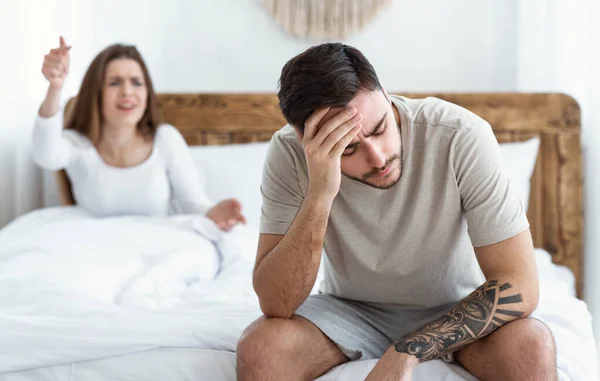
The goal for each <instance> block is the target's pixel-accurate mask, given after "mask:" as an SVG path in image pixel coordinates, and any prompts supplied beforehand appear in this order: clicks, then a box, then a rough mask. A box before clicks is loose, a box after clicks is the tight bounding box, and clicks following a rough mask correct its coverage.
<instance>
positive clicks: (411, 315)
mask: <svg viewBox="0 0 600 381" xmlns="http://www.w3.org/2000/svg"><path fill="white" fill-rule="evenodd" d="M455 306H456V303H451V304H447V305H444V306H440V307H435V308H429V309H407V308H406V307H400V306H398V305H394V304H383V303H366V302H357V301H354V300H348V299H341V298H338V297H335V296H332V295H327V294H316V295H310V296H309V297H308V299H307V300H306V301H305V302H304V304H302V305H301V306H300V307H299V308H298V310H297V311H296V315H298V316H301V317H303V318H305V319H307V320H309V321H310V322H312V323H313V324H314V325H316V326H317V327H318V328H319V329H320V330H321V331H322V332H323V333H324V334H325V335H326V336H327V337H328V338H329V339H330V340H331V341H333V342H334V343H335V344H336V345H337V346H338V347H339V348H340V350H341V351H342V352H343V353H344V354H345V355H346V356H348V358H349V359H350V360H358V359H362V360H367V359H378V358H380V357H381V356H382V355H383V353H384V352H385V351H386V350H387V349H388V348H389V346H390V345H391V344H392V342H394V341H396V340H397V339H400V338H402V337H404V336H406V335H408V334H410V333H411V332H414V331H415V330H417V329H418V328H420V327H421V326H423V325H424V324H426V323H428V322H430V321H433V320H435V319H437V318H439V317H440V316H441V315H443V314H444V313H446V312H448V311H450V310H451V309H452V308H453V307H455ZM444 360H446V361H452V356H448V357H447V358H445V359H444Z"/></svg>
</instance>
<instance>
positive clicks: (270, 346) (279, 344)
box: [237, 316, 348, 381]
mask: <svg viewBox="0 0 600 381" xmlns="http://www.w3.org/2000/svg"><path fill="white" fill-rule="evenodd" d="M347 361H348V358H347V357H346V356H345V355H344V354H343V353H342V352H341V351H340V349H339V348H338V347H337V346H336V345H335V344H334V343H333V342H332V341H331V340H329V338H328V337H327V336H325V335H324V334H323V332H321V331H320V330H319V329H318V328H317V327H316V326H315V325H314V324H312V323H311V322H309V321H308V320H306V319H304V318H301V317H299V316H293V317H292V318H291V319H278V318H274V319H267V318H265V317H262V318H260V319H258V320H257V321H255V322H254V323H252V324H251V325H250V326H249V327H248V328H246V330H245V331H244V333H243V334H242V337H241V338H240V341H239V343H238V349H237V376H238V381H271V380H274V381H275V380H276V381H280V380H289V381H295V380H297V381H305V380H306V381H308V380H310V381H312V380H314V379H315V378H317V377H319V376H320V375H322V374H324V373H325V372H327V371H328V370H330V369H331V368H333V367H335V366H336V365H340V364H343V363H345V362H347Z"/></svg>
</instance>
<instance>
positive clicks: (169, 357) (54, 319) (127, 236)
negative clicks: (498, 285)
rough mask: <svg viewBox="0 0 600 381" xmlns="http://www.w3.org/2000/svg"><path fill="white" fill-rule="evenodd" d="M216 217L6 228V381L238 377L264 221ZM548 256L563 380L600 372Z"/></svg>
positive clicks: (48, 214) (422, 376)
mask: <svg viewBox="0 0 600 381" xmlns="http://www.w3.org/2000/svg"><path fill="white" fill-rule="evenodd" d="M205 222H206V221H204V220H202V219H198V218H196V217H186V218H170V219H150V220H148V219H137V218H120V219H104V220H101V221H91V220H90V217H89V216H87V215H85V213H82V212H81V211H79V210H77V209H76V208H54V209H49V210H43V211H38V212H34V213H31V214H30V215H27V216H25V217H23V218H21V219H19V220H18V221H16V222H15V223H13V224H11V225H9V226H8V227H7V228H5V229H3V230H2V231H0V373H1V374H0V381H15V380H61V381H62V380H82V379H85V380H88V379H89V380H165V379H168V380H188V379H189V380H215V381H222V380H223V381H224V380H235V354H234V351H235V345H236V343H237V339H238V337H239V335H240V334H241V332H242V330H243V329H244V328H245V327H246V326H247V325H248V324H249V323H250V322H252V321H253V320H254V319H255V318H257V317H258V316H260V310H259V308H258V304H257V300H256V296H255V295H254V294H253V292H252V287H251V276H250V275H251V268H252V263H253V259H254V251H255V247H256V232H255V231H252V230H248V229H243V228H242V229H238V230H236V231H235V232H233V233H231V234H221V233H219V232H218V231H216V230H211V228H210V226H209V225H207V224H206V223H205ZM91 226H93V227H94V228H95V230H94V234H91V233H90V228H91ZM67 228H68V229H67ZM109 237H112V239H110V238H109ZM115 237H118V239H116V238H115ZM207 243H208V244H207ZM90 247H93V250H91V249H90ZM124 248H126V250H124ZM536 256H537V260H538V268H539V270H540V279H541V286H542V287H541V289H542V294H541V302H540V307H539V308H538V311H537V312H536V313H537V316H539V317H541V318H542V319H543V320H544V321H545V322H546V323H547V324H548V325H549V326H550V328H551V329H552V330H553V332H554V334H555V337H556V340H557V344H558V346H559V357H558V362H559V364H558V365H559V368H560V369H561V372H563V374H562V375H561V380H572V381H579V380H582V381H584V380H597V379H598V375H597V373H598V370H597V364H596V355H595V352H596V347H595V343H594V341H593V336H592V334H591V317H590V316H589V313H588V311H587V307H586V305H585V304H584V303H583V302H581V301H579V300H577V299H575V298H574V296H573V295H574V286H573V284H574V279H573V276H572V274H571V273H570V272H569V271H568V270H567V269H565V268H563V267H559V266H555V265H553V264H552V263H551V262H550V258H549V255H548V254H547V253H545V252H544V251H543V250H536ZM56 263H60V264H61V265H60V266H58V265H56ZM65 263H66V264H68V265H66V266H65ZM116 264H118V265H119V266H117V268H118V269H119V271H117V272H116V273H115V272H113V271H112V269H113V268H114V267H115V265H116ZM215 271H220V272H219V274H218V275H217V276H216V279H212V275H214V272H215ZM74 287H75V288H74ZM315 289H316V288H315ZM566 311H569V313H565V312H566ZM374 364H375V361H358V362H353V363H350V364H345V365H342V366H340V367H337V368H335V369H333V370H332V371H331V372H329V373H328V374H326V375H324V376H322V377H321V378H319V381H333V380H348V381H355V380H356V381H357V380H362V379H364V376H365V375H366V374H367V373H368V372H369V370H370V369H371V368H372V367H373V366H374ZM567 375H568V376H567ZM432 379H435V380H445V381H459V380H460V381H465V380H466V381H471V380H473V378H472V377H470V376H469V375H468V374H467V373H466V372H465V371H464V370H462V369H460V368H459V367H456V366H452V365H448V364H445V363H442V362H441V361H432V362H429V363H426V364H420V365H419V366H418V367H417V369H416V370H415V374H414V378H413V381H425V380H432Z"/></svg>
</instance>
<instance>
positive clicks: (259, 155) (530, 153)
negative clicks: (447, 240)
mask: <svg viewBox="0 0 600 381" xmlns="http://www.w3.org/2000/svg"><path fill="white" fill-rule="evenodd" d="M539 145H540V140H539V138H538V137H535V138H533V139H529V140H527V141H524V142H515V143H502V144H500V151H501V152H502V155H503V157H504V160H505V165H506V168H507V170H508V174H509V176H510V179H511V184H512V186H513V188H514V189H515V191H516V192H517V195H518V196H519V198H520V199H521V202H522V204H523V207H524V208H525V210H527V208H528V206H529V193H530V188H531V185H530V184H531V183H530V181H531V175H532V174H533V169H534V167H535V162H536V160H537V155H538V149H539ZM268 147H269V142H264V143H247V144H228V145H222V146H192V147H190V152H191V155H192V158H193V160H194V163H195V164H196V167H197V170H198V177H199V180H200V181H201V182H202V184H203V186H204V188H205V190H206V192H207V194H208V197H210V199H211V200H212V201H214V202H217V201H220V200H222V199H225V198H230V197H235V198H237V199H238V200H240V202H241V203H242V207H243V212H244V215H245V216H246V218H247V220H248V224H249V226H252V227H256V228H258V227H259V226H260V214H261V206H262V195H261V193H260V183H261V179H262V171H263V164H264V161H265V158H266V155H267V150H268Z"/></svg>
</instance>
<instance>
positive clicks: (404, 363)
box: [366, 230, 539, 381]
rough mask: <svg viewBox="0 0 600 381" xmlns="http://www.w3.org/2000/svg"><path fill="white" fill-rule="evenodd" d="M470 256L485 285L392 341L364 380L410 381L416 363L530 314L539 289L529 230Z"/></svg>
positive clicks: (462, 346)
mask: <svg viewBox="0 0 600 381" xmlns="http://www.w3.org/2000/svg"><path fill="white" fill-rule="evenodd" d="M475 253H476V255H477V260H478V261H479V264H480V266H481V269H482V271H483V273H484V275H485V278H486V282H485V283H484V284H482V285H481V286H480V287H479V288H477V289H476V290H475V291H473V292H472V293H471V294H470V295H469V296H467V297H466V298H464V299H463V300H462V301H461V302H459V303H458V304H457V305H456V307H455V308H453V309H452V310H451V311H450V312H448V313H446V314H444V315H443V316H442V317H441V318H439V319H437V320H435V321H433V322H431V323H429V324H427V325H425V326H423V327H421V328H420V329H418V330H416V331H415V332H413V333H411V334H409V335H407V336H406V337H403V338H400V339H398V340H396V341H395V342H394V343H393V345H392V346H391V348H390V349H388V351H387V352H386V353H385V354H384V356H383V357H382V358H381V360H380V361H379V362H378V364H377V366H376V367H375V369H373V372H371V374H369V378H367V379H366V380H368V381H370V380H377V381H380V380H388V379H389V380H410V374H411V372H412V368H413V367H414V366H415V365H417V364H418V363H420V362H425V361H429V360H433V359H437V358H440V357H442V356H444V355H445V354H447V353H452V352H456V351H458V350H460V349H462V348H464V347H465V346H467V345H469V344H471V343H473V342H475V341H477V340H479V339H482V338H483V337H485V336H487V335H489V334H491V333H492V332H494V331H495V330H497V329H498V328H500V327H502V326H503V325H505V324H507V323H509V322H511V321H513V320H516V319H520V318H524V317H527V316H528V315H529V314H531V313H532V312H533V311H534V310H535V308H536V307H537V303H538V294H539V288H538V277H537V270H536V265H535V256H534V252H533V245H532V241H531V234H530V232H529V230H526V231H524V232H522V233H520V234H518V235H516V236H514V237H512V238H509V239H507V240H505V241H502V242H499V243H496V244H493V245H489V246H484V247H479V248H475Z"/></svg>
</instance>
